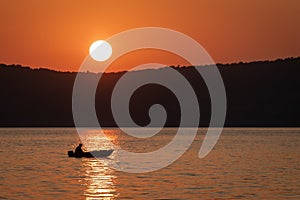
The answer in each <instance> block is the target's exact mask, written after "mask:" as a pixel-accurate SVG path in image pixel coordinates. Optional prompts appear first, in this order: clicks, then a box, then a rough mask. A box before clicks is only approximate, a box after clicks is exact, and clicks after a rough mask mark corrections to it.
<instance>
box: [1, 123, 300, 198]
mask: <svg viewBox="0 0 300 200" xmlns="http://www.w3.org/2000/svg"><path fill="white" fill-rule="evenodd" d="M175 133H176V129H164V130H163V132H162V133H160V134H159V135H158V136H157V137H152V138H151V139H148V140H147V139H145V140H135V139H134V138H130V137H126V136H124V135H122V134H120V132H119V131H118V130H116V129H107V130H106V132H105V134H106V135H107V136H108V137H109V138H110V140H111V141H112V142H113V143H114V144H117V145H120V146H121V147H122V148H125V149H128V150H131V151H136V152H145V151H151V150H155V149H158V148H160V147H162V146H164V145H165V144H167V143H168V142H169V141H170V140H171V139H172V138H173V136H174V134H175ZM204 133H205V129H200V130H199V133H198V136H197V138H196V139H195V141H194V143H193V144H192V146H191V147H190V149H189V150H188V151H187V152H186V153H185V154H184V155H183V156H182V157H181V158H180V159H179V160H177V161H176V162H174V163H173V164H172V165H170V166H168V167H166V168H163V169H161V170H159V171H155V172H150V173H142V174H131V173H125V172H119V171H116V170H114V169H112V168H111V167H110V165H111V164H114V162H117V160H116V159H117V158H116V156H115V153H116V152H117V151H118V150H116V151H115V152H114V153H113V154H112V155H111V156H110V157H109V158H103V159H99V160H98V159H94V158H93V159H91V158H82V159H76V158H68V157H67V155H66V152H67V151H68V150H71V149H74V148H75V146H76V144H78V141H79V137H78V135H77V133H76V131H75V129H72V128H44V129H38V128H20V129H15V128H12V129H0V140H1V146H0V158H1V169H0V170H1V173H0V199H300V179H299V177H300V154H299V152H300V129H299V128H298V129H297V128H295V129H280V128H278V129H267V128H266V129H258V128H242V129H238V128H227V129H224V131H223V133H222V135H221V138H220V139H219V141H218V143H217V145H216V146H215V148H214V149H213V151H212V152H210V154H209V155H208V156H207V157H205V158H204V159H199V158H198V151H199V148H200V146H201V142H202V140H203V136H204ZM95 138H96V139H97V140H95ZM102 139H103V138H97V134H96V133H94V134H93V133H91V134H89V135H87V136H86V137H85V138H83V140H84V141H83V142H84V143H85V144H87V145H89V146H90V147H94V149H108V148H111V146H110V145H109V144H108V143H107V142H105V141H104V140H103V142H101V143H99V140H100V141H101V140H102ZM149 140H150V141H149ZM96 141H98V142H96Z"/></svg>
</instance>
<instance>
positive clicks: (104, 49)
mask: <svg viewBox="0 0 300 200" xmlns="http://www.w3.org/2000/svg"><path fill="white" fill-rule="evenodd" d="M89 53H90V56H91V57H92V58H93V59H94V60H96V61H99V62H101V61H105V60H107V59H109V57H110V56H111V54H112V47H111V45H110V44H109V43H108V42H106V41H105V40H97V41H95V42H93V43H92V44H91V46H90V49H89Z"/></svg>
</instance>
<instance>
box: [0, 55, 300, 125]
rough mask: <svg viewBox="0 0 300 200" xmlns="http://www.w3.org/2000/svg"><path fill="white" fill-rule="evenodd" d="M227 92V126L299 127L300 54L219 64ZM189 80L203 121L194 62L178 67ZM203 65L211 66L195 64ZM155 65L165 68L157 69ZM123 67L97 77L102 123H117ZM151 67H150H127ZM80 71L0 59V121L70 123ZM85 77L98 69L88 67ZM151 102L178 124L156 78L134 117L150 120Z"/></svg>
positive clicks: (136, 103) (204, 96)
mask: <svg viewBox="0 0 300 200" xmlns="http://www.w3.org/2000/svg"><path fill="white" fill-rule="evenodd" d="M217 66H218V69H219V71H220V73H221V75H222V78H223V81H224V84H225V89H226V95H227V116H226V121H225V126H228V127H237V126H241V127H243V126H247V127H270V126H272V127H296V126H298V127H299V126H300V106H299V102H300V93H299V86H300V79H299V74H300V58H287V59H278V60H275V61H259V62H250V63H242V62H240V63H233V64H218V65H217ZM171 67H173V68H174V69H176V70H177V71H178V72H180V73H181V74H182V75H183V76H185V78H186V79H187V80H188V81H189V82H190V83H191V86H192V87H193V89H194V91H195V93H196V95H197V97H198V101H199V106H200V115H201V119H200V122H199V126H207V125H208V124H209V120H210V114H211V113H210V106H211V105H210V96H209V93H208V90H207V87H206V84H205V83H204V81H203V79H202V77H201V75H199V74H198V72H197V71H196V69H195V67H194V66H185V67H184V66H181V67H174V66H171ZM197 68H199V69H200V70H204V69H207V68H209V66H197ZM156 70H165V69H164V68H163V69H156ZM124 73H125V72H118V73H105V74H103V75H102V78H101V80H100V82H99V85H98V88H97V92H96V97H95V102H96V111H97V116H98V119H99V123H100V124H101V125H102V126H110V127H113V126H116V124H115V121H114V119H113V116H112V112H111V101H110V100H111V94H112V91H113V88H114V86H115V84H116V83H117V81H118V80H119V79H120V77H121V76H122V75H123V74H124ZM128 73H147V70H142V71H137V72H128ZM76 74H77V73H76V72H58V71H54V70H49V69H31V68H29V67H23V66H20V65H5V64H0V91H1V98H0V109H1V112H0V126H1V127H72V126H74V122H73V116H72V89H73V84H74V80H75V77H76ZM84 76H86V79H87V80H88V79H89V78H95V77H96V76H99V74H95V73H88V72H87V73H84ZM153 104H161V105H163V106H164V107H165V109H166V111H167V113H168V117H167V121H166V126H178V125H179V123H180V107H179V103H178V100H177V99H176V97H175V96H174V94H173V93H172V92H171V91H169V90H168V89H167V88H165V87H163V86H159V85H155V84H152V85H151V84H150V85H145V86H142V87H141V88H139V89H138V90H137V91H136V92H135V93H134V94H133V96H132V98H131V101H130V114H131V116H132V118H133V120H134V121H135V122H136V123H137V124H139V125H141V126H143V125H147V124H148V123H149V120H150V118H149V116H148V110H149V108H150V106H151V105H153Z"/></svg>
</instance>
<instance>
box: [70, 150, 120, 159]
mask: <svg viewBox="0 0 300 200" xmlns="http://www.w3.org/2000/svg"><path fill="white" fill-rule="evenodd" d="M113 151H114V150H100V151H91V152H84V153H83V155H82V156H77V155H75V153H74V151H68V156H69V157H76V158H99V157H107V156H110V154H112V152H113Z"/></svg>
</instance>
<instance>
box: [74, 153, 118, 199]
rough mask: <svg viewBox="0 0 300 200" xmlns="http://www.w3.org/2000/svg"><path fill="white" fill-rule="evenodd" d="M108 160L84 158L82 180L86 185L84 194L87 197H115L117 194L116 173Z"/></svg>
mask: <svg viewBox="0 0 300 200" xmlns="http://www.w3.org/2000/svg"><path fill="white" fill-rule="evenodd" d="M106 162H107V160H106V159H103V160H99V159H83V162H82V173H83V174H82V177H84V178H83V179H82V180H80V181H81V182H82V184H83V186H84V187H85V189H84V196H85V197H86V199H107V200H111V199H115V198H116V197H117V195H118V194H116V187H115V185H116V179H117V177H116V175H115V173H114V170H113V169H111V168H109V167H108V166H106V165H107V163H106Z"/></svg>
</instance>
